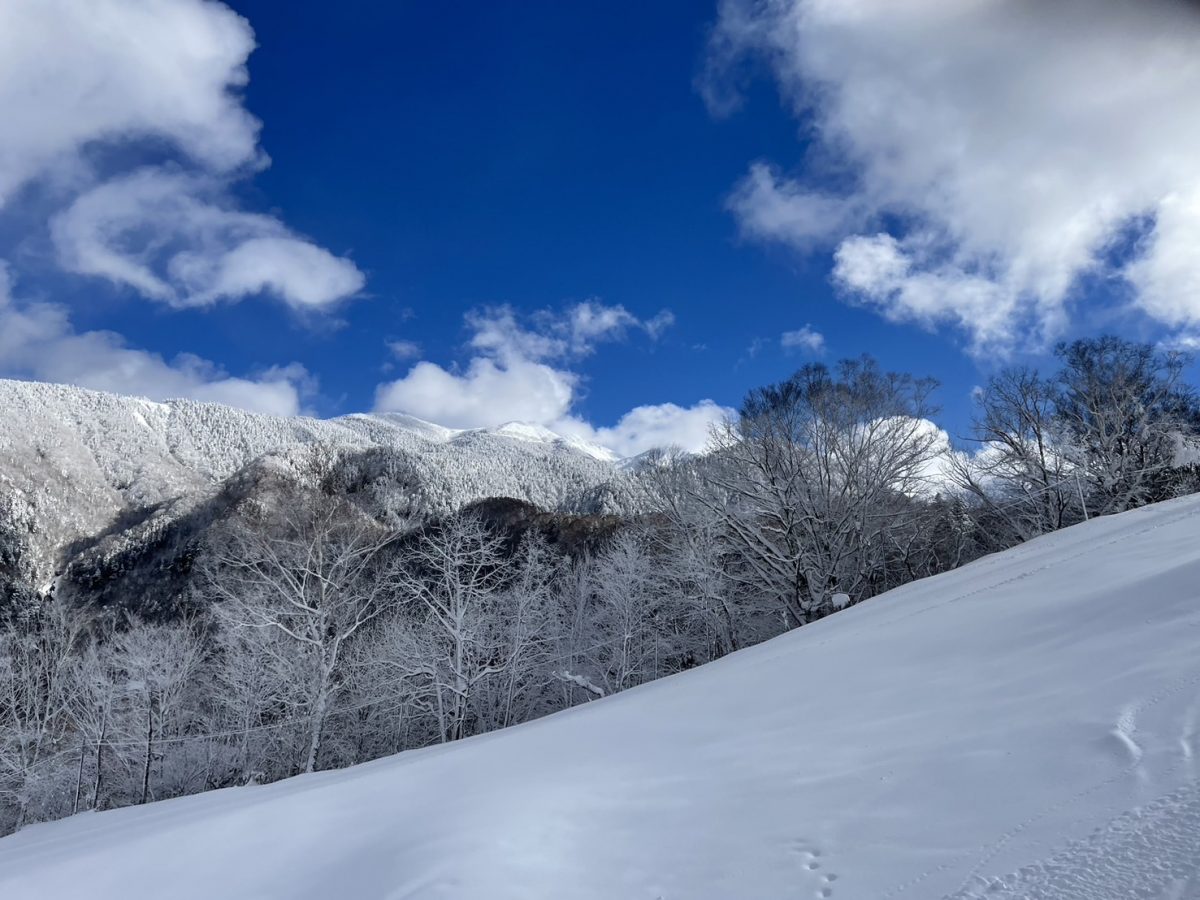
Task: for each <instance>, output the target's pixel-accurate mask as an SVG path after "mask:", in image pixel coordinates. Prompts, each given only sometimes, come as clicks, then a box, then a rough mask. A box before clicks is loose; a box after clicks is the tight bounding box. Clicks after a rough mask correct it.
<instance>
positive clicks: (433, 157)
mask: <svg viewBox="0 0 1200 900" xmlns="http://www.w3.org/2000/svg"><path fill="white" fill-rule="evenodd" d="M71 5H72V4H71V3H70V0H47V2H45V3H40V2H35V0H18V2H16V3H15V4H13V6H12V8H11V9H9V10H8V11H7V12H5V13H0V18H3V17H8V18H9V19H10V20H11V21H7V22H0V25H7V27H4V28H0V31H4V32H6V33H8V34H9V35H10V37H9V40H10V41H12V42H13V44H12V46H10V47H9V48H7V49H8V50H10V51H12V52H10V53H8V54H7V56H8V57H9V62H8V63H0V76H8V77H7V78H6V79H4V80H6V81H7V82H8V83H9V85H10V86H9V88H8V90H7V92H6V91H4V89H0V112H5V111H7V112H9V113H10V115H8V116H6V119H7V120H8V121H10V122H16V123H29V125H30V128H31V135H32V136H30V137H28V138H21V139H14V138H12V137H11V133H10V136H9V137H4V138H0V204H2V205H0V259H3V260H5V261H6V262H5V269H6V271H7V279H6V280H7V282H8V287H7V289H5V291H4V293H0V299H2V297H3V296H5V295H6V296H8V298H9V299H8V301H7V303H8V310H9V315H10V320H9V321H7V322H6V323H0V324H4V325H5V330H6V331H7V332H8V339H7V341H5V339H4V338H0V372H2V373H3V374H8V375H13V376H16V377H33V378H42V379H46V380H66V381H75V382H77V383H81V384H85V385H87V386H91V387H99V388H107V389H114V390H124V391H128V392H132V393H144V394H148V395H151V396H175V395H181V394H182V395H188V396H196V397H198V398H200V399H217V400H224V401H227V402H234V403H238V404H240V405H244V406H248V407H251V408H256V409H264V410H267V411H274V412H292V411H296V410H299V409H302V410H304V411H308V412H313V413H316V414H318V415H323V416H329V415H337V414H341V413H346V412H353V411H362V410H369V409H371V408H372V407H374V406H376V405H378V406H380V407H381V408H389V409H404V410H407V411H411V412H414V413H416V414H419V415H422V416H423V417H426V418H432V419H435V420H440V421H443V422H448V423H449V424H455V425H460V426H467V425H475V424H491V421H490V420H491V419H493V418H501V417H504V416H506V415H507V414H508V413H509V412H512V413H513V414H514V415H513V416H512V417H514V418H516V417H525V418H534V419H539V420H540V422H541V424H545V425H548V426H550V427H555V428H559V429H560V430H567V431H577V432H579V433H581V434H582V435H584V436H588V437H592V438H595V439H598V440H602V441H605V442H608V443H610V444H614V445H617V446H618V448H619V449H622V450H626V451H634V450H639V449H643V448H644V445H645V444H646V443H647V442H653V441H654V440H656V439H663V438H673V439H674V438H678V439H680V440H682V441H683V442H685V443H687V442H689V441H691V442H694V441H695V440H696V435H698V434H700V433H701V432H702V426H703V424H704V423H705V422H706V421H707V420H708V419H710V418H712V417H713V416H714V415H715V414H717V413H718V412H719V408H720V407H726V406H734V405H736V404H737V402H738V401H739V399H740V397H741V396H742V395H743V394H744V393H745V391H746V390H747V389H749V388H751V387H753V386H755V385H758V384H761V383H764V382H767V381H773V380H777V379H780V378H783V377H785V376H786V375H787V374H788V373H789V372H790V371H792V370H793V369H794V368H795V367H796V366H798V365H800V364H802V363H804V362H806V361H808V360H821V361H825V362H832V361H834V360H836V359H837V358H839V357H843V356H852V355H857V354H859V353H864V352H866V353H870V354H872V355H874V356H876V357H877V358H879V359H880V360H881V361H882V362H883V364H884V365H886V366H887V367H890V368H895V369H899V370H905V371H911V372H913V373H914V374H918V375H932V376H935V377H937V378H938V379H939V380H940V381H941V382H942V384H943V387H942V389H941V391H940V394H939V400H940V402H941V404H942V406H943V407H944V414H943V417H942V423H943V424H944V425H945V427H947V428H948V430H950V431H951V432H952V433H954V434H961V433H965V431H966V429H967V425H968V422H969V417H970V391H971V389H972V387H973V386H974V385H976V384H978V383H980V382H981V381H982V380H983V379H984V378H985V377H986V374H987V373H988V372H989V371H991V370H993V369H994V368H995V367H996V366H997V365H1000V364H1002V363H1003V362H1006V361H1014V360H1015V361H1026V360H1029V361H1034V362H1044V361H1045V360H1046V358H1047V356H1046V350H1047V348H1048V346H1050V344H1051V343H1052V342H1053V341H1054V340H1057V339H1061V338H1066V337H1071V336H1074V335H1077V334H1087V333H1095V332H1096V331H1099V330H1117V331H1120V332H1122V333H1125V334H1128V335H1129V336H1131V337H1137V338H1144V339H1152V340H1160V339H1162V340H1169V341H1174V342H1177V343H1179V342H1182V343H1185V344H1186V343H1188V342H1194V335H1195V333H1196V331H1195V325H1196V323H1197V322H1198V321H1200V300H1198V299H1197V298H1196V297H1195V296H1193V295H1192V294H1191V293H1190V291H1191V289H1192V288H1200V274H1197V271H1196V266H1195V265H1194V264H1192V263H1191V262H1189V252H1190V251H1189V248H1190V247H1191V246H1194V243H1193V242H1192V241H1193V239H1194V238H1195V237H1196V236H1197V235H1200V165H1198V164H1197V163H1196V161H1195V159H1194V153H1192V152H1191V150H1190V149H1187V150H1186V152H1184V149H1182V148H1193V147H1195V146H1196V143H1195V142H1194V141H1193V142H1190V143H1189V141H1190V139H1191V138H1193V137H1194V138H1200V127H1198V126H1196V125H1191V124H1187V123H1181V122H1180V118H1181V117H1183V118H1191V119H1195V118H1196V117H1195V116H1194V115H1188V114H1194V113H1195V112H1197V111H1198V110H1197V109H1196V102H1195V100H1194V98H1195V97H1196V96H1200V71H1198V69H1197V65H1196V63H1195V61H1194V60H1195V58H1196V56H1195V54H1191V53H1190V51H1192V50H1194V49H1200V42H1198V41H1197V34H1198V33H1200V26H1197V23H1196V22H1195V21H1194V19H1195V18H1196V16H1195V14H1194V13H1192V12H1190V11H1184V8H1183V7H1179V8H1176V5H1175V4H1174V3H1172V2H1170V0H1161V2H1160V0H1153V2H1151V3H1149V4H1146V5H1145V7H1144V10H1145V11H1147V14H1146V15H1139V16H1138V17H1137V19H1136V21H1131V20H1128V21H1127V17H1128V15H1129V13H1128V10H1127V9H1126V7H1127V6H1128V5H1127V4H1118V3H1115V2H1114V3H1112V4H1103V6H1104V7H1105V8H1106V11H1104V12H1102V13H1101V14H1099V15H1087V16H1085V10H1084V5H1083V4H1082V3H1080V2H1075V0H1071V2H1067V3H1064V4H1063V5H1062V7H1061V8H1060V9H1059V10H1058V11H1057V12H1054V13H1052V14H1044V13H1037V12H1036V11H1034V12H1030V10H1029V8H1028V7H1029V5H1024V7H1023V11H1019V12H1013V11H1012V7H1011V5H1007V6H1006V5H1003V4H998V3H995V2H990V0H989V2H981V3H978V4H974V5H972V7H971V10H972V12H970V13H966V14H963V15H958V16H950V15H947V14H946V6H945V4H940V3H934V2H933V0H912V2H911V3H910V4H909V6H908V8H907V10H906V14H905V15H904V16H903V17H900V18H899V19H897V18H896V15H895V7H894V5H893V6H891V7H889V6H888V4H886V3H883V2H882V0H854V2H853V3H850V4H849V7H855V8H856V9H857V17H847V16H843V15H839V14H836V13H831V12H829V11H828V8H827V5H823V4H816V3H813V2H810V0H794V2H785V0H777V2H771V3H767V4H751V3H748V2H747V3H743V2H738V0H730V2H726V3H724V4H722V5H720V6H717V5H715V4H709V3H697V2H669V0H664V2H661V3H654V4H636V5H635V4H628V5H616V6H614V5H612V4H584V3H570V4H564V3H555V2H525V3H520V4H472V5H470V6H469V7H466V6H462V5H450V4H415V3H394V4H355V5H353V6H351V7H349V8H341V7H339V8H334V7H331V6H330V5H329V4H327V3H317V2H293V3H289V4H286V5H284V4H278V3H273V2H265V0H241V2H239V0H231V2H230V3H229V7H232V12H231V11H230V10H229V9H228V8H226V7H223V6H221V5H220V4H216V3H212V2H201V0H177V2H167V3H164V4H161V5H160V7H158V8H155V9H148V8H146V7H144V6H143V8H141V9H138V8H137V6H138V5H137V4H132V3H128V2H122V0H106V2H105V3H103V4H97V5H95V6H93V7H89V14H88V15H78V14H77V15H74V16H68V15H67V13H68V12H69V10H70V7H71ZM56 6H62V7H63V9H62V10H55V9H54V7H56ZM849 7H847V8H849ZM822 10H824V11H822ZM75 12H76V13H78V10H77V9H76V10H75ZM843 12H844V10H843ZM233 13H236V14H239V15H240V16H241V17H244V18H243V19H239V18H238V16H237V15H234V14H233ZM64 17H65V18H70V19H71V20H72V22H71V25H70V26H69V27H68V28H67V29H65V31H66V32H67V33H64V29H60V28H56V27H55V26H57V24H58V23H59V22H61V21H63V19H64ZM251 29H252V31H251ZM118 32H120V33H125V34H127V35H129V36H130V44H129V46H127V47H121V46H115V47H109V46H108V44H107V43H106V42H105V41H103V40H98V39H97V35H98V34H109V35H111V34H113V33H118ZM251 34H252V35H253V37H252V38H251ZM18 40H19V41H20V43H19V45H18V43H17V41H18ZM3 41H4V39H3V38H0V51H3V50H5V49H6V48H5V47H4V46H3ZM251 41H253V42H254V43H255V44H256V45H257V46H256V47H254V49H253V51H252V52H251V47H252V43H251ZM172 42H180V43H179V46H185V44H184V43H183V42H190V46H191V47H192V48H193V49H195V48H199V51H203V52H199V51H198V52H197V53H196V54H195V58H190V57H186V55H185V57H186V58H185V60H184V61H183V62H180V61H179V55H180V54H179V52H178V50H177V48H176V47H175V46H173V44H172ZM1064 42H1065V43H1064ZM947 46H950V47H951V48H953V47H956V46H957V47H960V49H959V50H958V51H955V50H954V49H949V50H947V49H946V47H947ZM1063 47H1065V48H1066V49H1065V50H1063V49H1062V48H1063ZM22 48H24V49H26V51H27V52H25V53H18V52H16V51H17V50H20V49H22ZM1049 48H1056V49H1055V52H1053V53H1051V52H1046V53H1044V54H1042V53H1041V51H1042V50H1047V51H1048V50H1049ZM139 54H141V56H139ZM1108 54H1111V55H1108ZM1189 54H1190V58H1189ZM0 55H5V54H0ZM14 56H15V57H16V58H15V59H14V58H13V57H14ZM1049 57H1053V58H1054V63H1053V65H1050V64H1049V63H1047V62H1046V61H1045V59H1046V58H1049ZM1099 57H1103V58H1106V59H1108V58H1111V59H1113V60H1120V59H1128V58H1132V62H1129V63H1128V65H1129V66H1135V67H1136V72H1137V74H1138V76H1139V78H1140V79H1141V81H1140V82H1138V81H1137V79H1132V78H1131V77H1130V73H1129V72H1128V71H1125V70H1124V69H1123V68H1122V66H1123V65H1124V64H1118V65H1115V66H1114V67H1113V68H1114V69H1115V71H1113V72H1112V73H1109V74H1101V75H1099V76H1097V75H1096V71H1095V66H1094V64H1093V63H1094V60H1095V59H1096V58H1099ZM247 58H248V62H246V68H245V70H244V72H245V73H246V74H247V75H248V80H246V81H245V84H240V83H239V82H241V81H242V80H244V79H243V74H242V73H243V70H242V68H241V65H242V63H243V62H245V61H246V60H247ZM930 61H932V62H934V63H936V65H926V64H924V63H929V62H930ZM5 66H7V67H8V68H7V69H5V68H4V67H5ZM1131 83H1137V84H1140V85H1141V87H1140V88H1134V89H1133V90H1130V89H1129V88H1128V85H1129V84H1131ZM113 85H117V86H118V87H122V89H121V90H120V91H118V90H116V89H115V88H114V89H113V90H111V91H109V88H110V87H111V86H113ZM56 91H57V92H58V93H57V94H56V93H55V92H56ZM106 91H109V93H106ZM1139 91H1140V92H1141V93H1139ZM34 93H38V94H39V95H45V96H48V97H49V98H50V100H49V102H42V103H40V104H37V105H35V104H34V103H33V101H31V100H30V99H29V98H30V96H31V95H32V94H34ZM109 94H111V96H110V95H109ZM1081 98H1084V99H1087V100H1088V101H1089V102H1088V103H1087V104H1083V105H1082V106H1081ZM1092 107H1096V108H1095V109H1094V110H1092V109H1091V108H1092ZM1081 108H1083V109H1084V111H1083V112H1081V113H1079V114H1078V115H1076V116H1075V117H1074V121H1073V122H1072V124H1071V126H1070V130H1069V131H1065V130H1063V129H1062V127H1061V122H1062V120H1063V115H1064V111H1065V110H1066V111H1075V110H1078V109H1081ZM1089 110H1091V111H1090V112H1089ZM55 116H62V117H63V119H64V122H66V121H67V119H68V117H69V118H70V122H69V123H67V124H63V125H62V126H61V127H59V126H58V125H57V124H56V123H55V122H53V121H52V120H53V119H54V117H55ZM1089 116H1090V118H1089ZM256 121H257V123H261V128H260V129H259V126H258V125H257V124H256ZM1118 121H1124V125H1125V128H1127V129H1128V130H1129V131H1130V133H1131V134H1132V135H1134V136H1133V137H1117V138H1109V137H1108V135H1111V133H1112V131H1111V125H1112V123H1114V122H1118ZM1154 129H1159V130H1160V133H1161V132H1163V131H1165V133H1163V134H1162V136H1161V138H1160V139H1158V140H1151V139H1150V138H1149V137H1146V138H1145V139H1139V138H1138V137H1137V135H1140V134H1145V135H1151V134H1153V133H1154V131H1153V130H1154ZM1193 131H1195V132H1197V133H1196V134H1192V132H1193ZM43 132H44V134H43ZM1100 134H1103V135H1105V136H1106V137H1105V142H1104V144H1103V146H1101V145H1100V144H1098V142H1097V141H1096V140H1095V138H1096V136H1097V135H1100ZM6 142H11V143H12V144H13V145H12V146H11V147H9V148H8V154H7V157H6V156H5V153H4V152H3V151H4V148H3V144H4V143H6ZM263 153H265V154H266V155H268V156H269V158H270V162H269V165H266V164H265V159H264V158H263V157H262V154H263ZM114 210H116V211H117V212H114ZM1181 298H1182V299H1181ZM664 311H666V312H664ZM17 316H19V317H20V318H16V317H17ZM55 317H57V318H55ZM51 320H53V321H51ZM68 320H69V321H68ZM668 322H670V324H667V323H668ZM581 323H582V324H581ZM581 328H582V329H583V330H581ZM802 329H805V330H803V331H802ZM104 333H108V334H107V335H106V334H104ZM788 333H792V334H793V335H794V336H793V338H792V339H791V340H790V341H789V340H787V339H784V338H783V336H784V335H785V334H788ZM818 336H819V338H818ZM789 343H790V344H791V345H792V346H785V344H789ZM181 354H183V356H181ZM413 366H419V367H420V372H419V373H418V375H419V377H418V376H412V377H409V372H410V368H411V367H413ZM395 382H399V387H396V388H389V385H392V384H393V383H395ZM464 394H472V397H471V398H470V401H469V402H467V401H465V400H464V399H463V395H464ZM543 395H544V396H543ZM531 398H532V399H531ZM706 400H710V401H712V403H711V404H705V405H702V406H697V404H701V403H702V401H706ZM664 404H674V405H675V406H673V407H667V406H664ZM637 408H642V409H643V413H642V414H641V416H640V418H638V417H635V418H634V419H628V418H627V419H626V420H625V421H624V424H621V422H622V417H625V416H627V414H629V413H630V411H631V410H635V409H637ZM522 414H523V415H522ZM689 414H690V415H689ZM613 426H617V427H616V428H615V429H614V427H613Z"/></svg>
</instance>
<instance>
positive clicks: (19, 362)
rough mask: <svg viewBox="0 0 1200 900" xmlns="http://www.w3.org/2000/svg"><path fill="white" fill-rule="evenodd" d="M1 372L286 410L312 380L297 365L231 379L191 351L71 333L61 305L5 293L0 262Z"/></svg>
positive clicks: (295, 406) (7, 286) (292, 409)
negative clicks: (170, 352) (161, 350)
mask: <svg viewBox="0 0 1200 900" xmlns="http://www.w3.org/2000/svg"><path fill="white" fill-rule="evenodd" d="M0 376H2V377H9V378H25V379H33V380H36V381H53V382H62V383H67V384H76V385H80V386H81V387H87V388H92V389H94V390H100V391H112V392H114V393H119V394H132V395H135V396H142V397H149V398H151V399H154V400H165V399H169V398H174V397H186V398H190V399H193V400H205V401H209V402H213V403H224V404H227V405H229V406H237V407H240V408H241V409H247V410H250V411H252V412H261V413H270V414H273V415H281V416H290V415H296V414H297V413H299V412H300V404H301V399H302V397H303V396H304V395H306V394H307V393H309V392H310V391H311V390H312V389H313V386H314V385H313V379H312V378H311V376H309V374H308V373H307V372H306V371H305V370H304V368H303V367H302V366H300V365H298V364H292V365H289V366H283V367H274V368H271V369H268V370H266V371H264V372H261V373H259V374H258V375H256V376H255V377H235V376H231V375H229V374H228V373H227V372H225V371H224V370H223V369H222V368H221V367H219V366H217V365H215V364H214V363H211V362H209V361H207V360H204V359H201V358H200V357H198V356H195V355H192V354H181V355H180V356H178V357H176V358H175V359H173V360H171V361H167V360H165V359H163V357H162V356H160V355H159V354H157V353H149V352H147V351H145V350H138V349H135V348H132V347H128V346H126V344H125V341H124V340H123V339H122V338H121V336H120V335H118V334H115V333H113V332H111V331H85V332H78V331H76V330H75V329H74V327H73V326H72V325H71V321H70V316H69V315H68V312H67V310H66V309H65V308H63V307H62V306H59V305H57V304H53V303H44V302H26V303H22V302H20V301H18V300H17V299H15V298H14V297H13V296H12V291H11V278H10V275H9V272H8V269H7V267H6V266H5V265H4V264H3V263H0Z"/></svg>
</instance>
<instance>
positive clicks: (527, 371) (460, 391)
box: [375, 356, 578, 428]
mask: <svg viewBox="0 0 1200 900" xmlns="http://www.w3.org/2000/svg"><path fill="white" fill-rule="evenodd" d="M577 381H578V379H577V378H576V376H575V375H573V374H572V373H571V372H567V371H564V370H561V369H556V368H553V367H551V366H548V365H546V364H545V363H539V362H533V361H531V360H528V359H520V358H511V357H510V358H508V359H505V360H503V361H500V360H496V359H492V358H490V357H486V356H477V357H475V358H474V359H472V360H471V361H470V363H469V364H468V365H467V368H466V370H465V371H462V372H452V371H449V370H447V369H444V368H442V367H441V366H439V365H438V364H437V363H432V362H428V361H427V360H422V361H421V362H418V363H417V364H416V365H414V366H413V367H412V368H411V369H409V371H408V374H407V375H405V376H404V377H403V378H399V379H397V380H396V381H393V382H390V383H388V384H383V385H380V386H379V388H378V390H377V391H376V394H375V408H376V409H377V410H380V411H382V412H405V413H408V414H409V415H414V416H417V417H418V418H422V419H428V420H429V421H431V422H436V423H437V424H439V425H445V426H447V427H449V428H484V427H488V426H493V425H503V424H504V423H506V422H514V421H516V422H531V423H533V424H537V425H546V424H548V423H550V422H553V421H556V420H558V419H559V418H561V417H562V416H564V415H566V413H567V410H569V409H570V407H571V402H572V400H573V399H574V396H575V386H576V384H577Z"/></svg>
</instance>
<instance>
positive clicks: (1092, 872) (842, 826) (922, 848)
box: [0, 497, 1200, 900]
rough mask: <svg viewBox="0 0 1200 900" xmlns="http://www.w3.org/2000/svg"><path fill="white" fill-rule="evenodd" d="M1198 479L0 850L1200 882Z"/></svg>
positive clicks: (676, 876) (108, 857)
mask: <svg viewBox="0 0 1200 900" xmlns="http://www.w3.org/2000/svg"><path fill="white" fill-rule="evenodd" d="M1198 536H1200V497H1189V498H1184V499H1181V500H1175V501H1171V502H1168V503H1163V504H1159V505H1156V506H1151V507H1145V508H1143V509H1138V510H1135V511H1133V512H1128V513H1124V514H1122V515H1119V516H1112V517H1107V518H1102V519H1096V520H1093V521H1092V522H1090V523H1086V524H1084V525H1080V526H1077V527H1075V528H1071V529H1067V530H1065V531H1062V532H1058V533H1056V534H1053V535H1049V536H1046V537H1043V538H1039V539H1037V540H1034V541H1031V542H1030V543H1028V544H1025V545H1022V546H1020V547H1018V548H1015V549H1013V550H1009V551H1007V552H1005V553H1001V554H997V555H995V556H992V557H988V558H985V559H983V560H980V561H978V562H976V563H973V564H971V565H968V566H966V567H964V568H962V569H959V570H957V571H954V572H950V573H947V574H944V575H939V576H937V577H934V578H930V579H927V580H924V581H920V582H916V583H913V584H910V585H907V586H905V587H903V588H900V589H897V590H894V591H891V592H890V593H887V594H884V595H881V596H879V597H876V598H874V599H871V600H868V601H866V602H863V603H860V604H858V605H856V606H853V607H851V608H849V609H846V610H844V611H842V612H839V613H836V614H834V615H832V616H829V617H827V618H825V619H822V620H821V621H819V622H816V623H815V624H812V625H809V626H806V627H804V628H801V629H799V630H797V631H794V632H791V633H789V634H787V635H785V636H783V637H780V638H777V639H775V640H772V641H769V642H767V643H765V644H762V645H760V646H758V647H755V648H753V649H749V650H745V651H741V652H738V653H735V654H732V655H731V656H729V657H726V658H725V659H722V660H720V661H718V662H715V663H712V664H709V665H706V666H703V667H701V668H699V669H696V670H693V671H690V672H687V673H684V674H682V675H678V676H674V677H671V678H667V679H664V680H662V681H659V682H655V683H653V684H649V685H645V686H643V687H639V688H635V689H633V690H630V691H627V692H625V693H622V694H620V695H618V696H614V697H608V698H604V699H600V700H596V701H593V702H591V703H588V704H585V705H584V706H582V707H578V708H575V709H573V710H570V711H568V712H565V713H560V714H557V715H554V716H550V717H548V718H546V719H542V720H539V721H536V722H533V723H529V724H527V725H522V726H519V727H516V728H512V729H508V730H506V731H502V732H497V733H493V734H489V735H484V736H481V737H478V738H472V739H470V740H466V741H463V742H461V743H458V744H452V745H449V746H445V747H436V748H430V749H426V750H419V751H413V752H408V753H404V754H401V755H399V756H397V757H393V758H390V759H385V760H379V761H376V762H373V763H368V764H365V765H362V766H358V767H356V768H353V769H349V770H345V771H340V772H326V773H320V774H317V775H311V776H303V777H299V778H294V779H291V780H288V781H285V782H280V783H277V784H273V785H267V786H260V787H245V788H232V789H228V790H223V791H216V792H212V793H208V794H204V795H200V796H194V797H187V798H182V799H179V800H171V801H167V802H162V803H156V804H151V805H149V806H145V807H133V808H127V809H122V810H117V811H113V812H105V813H95V814H91V813H89V814H85V815H79V816H76V817H73V818H71V819H67V820H64V821H60V822H54V823H50V824H45V825H37V826H33V827H30V828H27V829H26V830H24V831H22V832H20V833H18V834H16V835H14V836H11V837H8V838H5V839H3V840H0V897H4V898H5V900H35V898H48V897H53V898H56V900H66V898H76V897H78V898H88V900H107V898H113V900H116V898H121V900H142V898H159V897H163V896H170V897H174V898H204V900H209V898H213V897H222V898H252V897H254V898H258V897H289V898H313V900H317V898H320V900H327V898H329V897H356V898H389V900H402V898H484V897H487V898H500V900H508V898H511V900H516V898H573V900H574V898H578V900H613V898H630V900H704V898H712V900H728V898H739V900H742V898H744V900H756V898H789V900H791V898H817V900H819V898H836V900H855V898H862V900H896V898H909V897H915V898H923V900H924V898H939V897H944V898H955V900H982V898H1017V897H1023V898H1039V900H1040V898H1055V900H1113V898H1117V897H1140V898H1175V900H1179V898H1195V897H1197V896H1200V852H1197V848H1198V847H1200V787H1198V784H1200V782H1198V781H1197V776H1198V774H1200V771H1198V765H1200V763H1198V761H1197V750H1198V749H1200V747H1198V745H1197V741H1198V736H1200V654H1198V653H1197V646H1200V540H1198V539H1197V538H1198Z"/></svg>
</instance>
